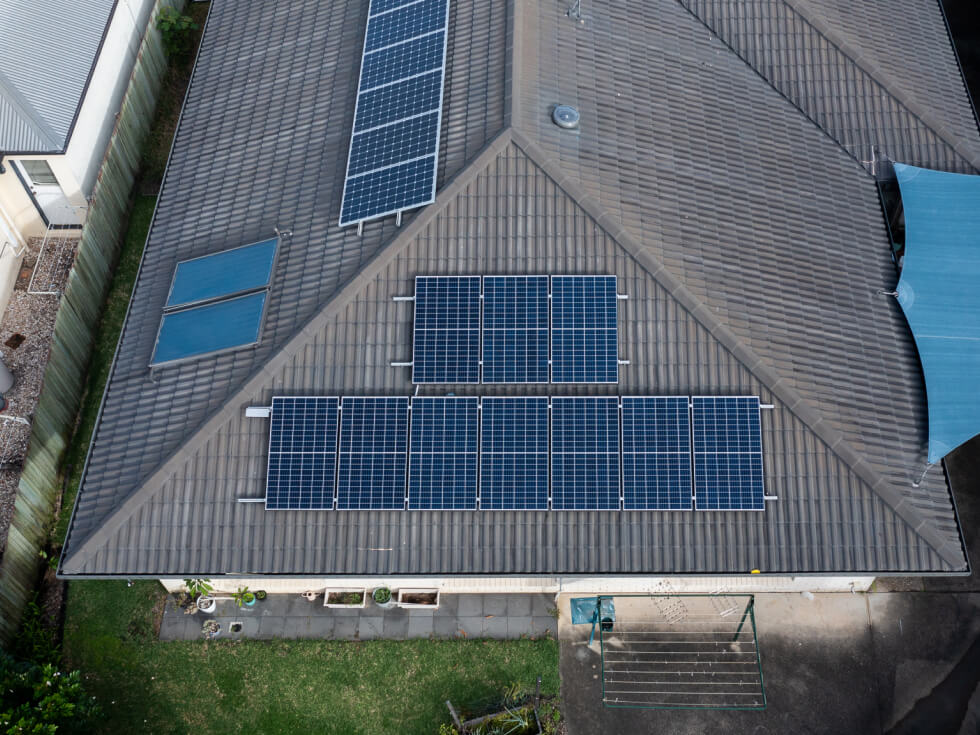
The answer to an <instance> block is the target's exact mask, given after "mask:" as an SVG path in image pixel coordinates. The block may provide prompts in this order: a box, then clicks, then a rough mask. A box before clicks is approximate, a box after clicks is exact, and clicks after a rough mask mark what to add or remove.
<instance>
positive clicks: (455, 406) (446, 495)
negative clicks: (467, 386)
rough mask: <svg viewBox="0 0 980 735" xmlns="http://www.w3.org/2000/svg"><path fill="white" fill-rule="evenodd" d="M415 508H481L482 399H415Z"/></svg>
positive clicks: (411, 495)
mask: <svg viewBox="0 0 980 735" xmlns="http://www.w3.org/2000/svg"><path fill="white" fill-rule="evenodd" d="M411 416H412V418H411V437H412V440H411V446H410V452H409V466H408V507H409V509H410V510H476V482H477V480H476V478H477V433H478V431H477V420H478V410H477V399H476V398H457V397H447V398H413V399H412V410H411Z"/></svg>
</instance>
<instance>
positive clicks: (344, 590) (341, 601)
mask: <svg viewBox="0 0 980 735" xmlns="http://www.w3.org/2000/svg"><path fill="white" fill-rule="evenodd" d="M355 595H360V596H361V599H360V601H358V602H353V601H352V599H353V598H354V596H355ZM366 604H367V589H366V588H364V587H327V589H325V590H324V591H323V606H324V607H364V606H365V605H366Z"/></svg>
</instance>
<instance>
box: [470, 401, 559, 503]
mask: <svg viewBox="0 0 980 735" xmlns="http://www.w3.org/2000/svg"><path fill="white" fill-rule="evenodd" d="M548 403H549V401H548V398H547V397H545V396H485V397H483V398H481V399H480V476H479V483H480V484H479V501H480V502H479V507H480V510H486V511H491V512H492V511H502V510H539V511H541V510H543V511H546V510H548V495H549V485H550V470H551V456H550V452H549V425H550V416H549V407H548ZM519 412H520V414H522V415H519ZM523 418H528V419H529V423H530V426H528V430H526V431H524V432H520V431H519V430H518V429H519V427H520V426H521V423H520V420H521V419H523ZM529 450H530V451H529Z"/></svg>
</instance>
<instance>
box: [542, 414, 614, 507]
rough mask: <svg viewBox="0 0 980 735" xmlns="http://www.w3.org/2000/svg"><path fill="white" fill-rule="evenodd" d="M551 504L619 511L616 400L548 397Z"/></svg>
mask: <svg viewBox="0 0 980 735" xmlns="http://www.w3.org/2000/svg"><path fill="white" fill-rule="evenodd" d="M551 507H552V508H553V509H554V510H619V507H620V503H619V399H618V398H616V397H615V396H601V397H600V396H588V397H580V398H552V399H551Z"/></svg>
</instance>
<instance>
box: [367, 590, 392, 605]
mask: <svg viewBox="0 0 980 735" xmlns="http://www.w3.org/2000/svg"><path fill="white" fill-rule="evenodd" d="M371 597H372V598H373V599H374V604H375V605H377V606H378V607H383V608H388V607H393V606H394V604H395V601H394V600H393V599H392V598H391V589H390V588H388V587H377V588H376V589H375V590H374V592H373V593H372V594H371Z"/></svg>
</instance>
